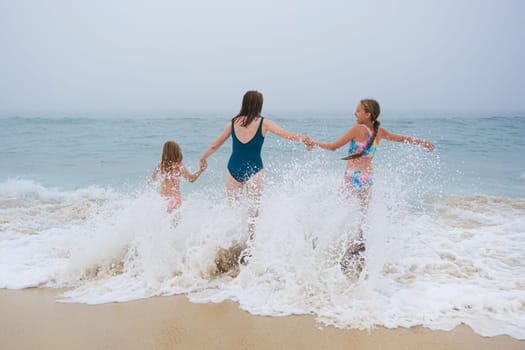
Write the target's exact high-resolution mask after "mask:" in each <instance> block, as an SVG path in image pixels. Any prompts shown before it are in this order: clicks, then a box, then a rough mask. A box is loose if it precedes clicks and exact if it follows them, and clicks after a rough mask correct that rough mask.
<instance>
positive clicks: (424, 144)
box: [421, 140, 434, 152]
mask: <svg viewBox="0 0 525 350" xmlns="http://www.w3.org/2000/svg"><path fill="white" fill-rule="evenodd" d="M421 146H422V147H423V148H425V149H426V150H427V151H429V152H432V151H433V150H434V144H433V143H432V142H430V141H425V140H424V141H422V142H421Z"/></svg>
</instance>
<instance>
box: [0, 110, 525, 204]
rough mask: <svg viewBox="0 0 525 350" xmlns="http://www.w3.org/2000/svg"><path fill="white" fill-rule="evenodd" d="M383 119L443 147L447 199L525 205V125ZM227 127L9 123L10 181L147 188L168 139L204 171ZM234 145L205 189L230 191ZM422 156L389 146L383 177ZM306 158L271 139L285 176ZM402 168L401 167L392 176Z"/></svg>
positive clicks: (328, 120) (122, 121)
mask: <svg viewBox="0 0 525 350" xmlns="http://www.w3.org/2000/svg"><path fill="white" fill-rule="evenodd" d="M269 117H272V119H274V120H275V121H277V122H278V123H279V124H280V125H281V126H283V127H285V128H287V129H289V130H291V131H297V132H302V133H307V134H308V135H311V136H312V137H313V138H316V139H320V140H335V139H336V138H337V137H339V136H341V135H342V134H343V132H344V131H345V130H347V128H349V127H350V126H351V125H352V123H354V118H353V116H342V115H333V116H330V115H323V116H316V115H315V114H312V115H308V116H306V117H297V116H294V117H292V118H288V119H285V118H279V117H278V116H277V117H273V116H269ZM381 118H382V122H383V127H385V128H387V129H389V130H391V131H393V132H396V133H400V134H407V135H413V136H417V137H420V138H426V139H429V140H431V141H432V142H434V143H435V144H436V151H435V154H434V157H435V158H439V165H437V168H435V169H434V170H435V171H436V172H438V173H439V176H440V177H441V179H440V180H437V182H438V184H439V190H440V191H445V192H446V193H451V192H456V191H459V192H461V193H472V194H473V193H477V194H488V195H495V196H506V197H518V198H523V197H525V161H523V157H522V156H521V155H522V154H523V153H524V152H525V140H524V139H523V137H522V136H521V135H523V134H524V133H525V118H524V117H520V116H517V117H481V118H476V117H455V116H452V115H451V116H448V117H439V118H432V117H426V118H419V119H417V118H415V117H414V118H409V117H399V116H393V117H391V118H390V119H389V116H388V115H386V116H382V117H381ZM227 121H228V117H224V116H218V115H197V116H177V115H173V116H170V117H145V118H142V119H140V118H122V117H120V118H115V117H110V118H104V117H103V116H100V117H97V118H53V117H50V118H20V117H17V118H4V119H0V123H1V125H2V127H1V128H0V164H2V167H1V168H0V182H2V181H6V180H8V179H11V180H13V179H26V180H33V181H35V182H37V183H40V184H42V185H44V186H51V187H59V188H66V189H73V188H81V187H85V186H89V185H98V186H111V187H119V188H122V187H125V186H127V187H128V188H129V187H131V188H133V187H136V186H140V184H142V183H143V182H144V179H145V177H147V176H148V175H149V172H150V171H151V169H152V168H154V166H155V164H156V162H157V161H158V158H159V157H160V151H161V147H162V144H163V143H164V141H166V140H168V139H173V140H176V141H177V142H179V144H180V145H181V146H182V149H183V152H184V156H185V161H186V163H187V165H188V166H189V167H190V168H191V167H193V168H194V169H195V168H196V167H197V163H198V157H199V156H200V154H201V153H202V152H203V151H204V150H205V148H206V147H207V146H208V145H209V143H211V141H212V140H213V139H214V138H215V137H216V136H217V135H218V134H219V133H220V132H221V130H222V128H223V127H224V125H225V124H226V123H227ZM230 143H231V141H229V140H228V141H227V142H226V143H225V145H224V146H223V148H222V149H221V150H219V152H217V154H216V155H214V156H213V157H212V158H211V160H210V161H211V162H212V163H211V164H210V169H209V171H208V172H207V173H205V175H204V176H203V181H202V182H201V183H200V184H197V186H201V185H208V186H209V185H213V184H215V183H216V182H217V181H219V182H221V183H222V180H223V175H221V174H222V173H223V172H224V169H225V163H226V161H227V157H228V156H229V152H230V149H231V145H230ZM412 148H413V146H405V145H401V146H400V145H396V144H392V143H388V142H383V143H382V144H381V146H380V148H379V152H378V154H377V157H376V160H375V164H376V168H377V169H378V171H379V172H381V171H382V169H381V167H382V164H384V163H385V162H388V163H392V162H400V163H401V164H404V163H405V161H404V159H403V158H404V154H406V153H410V152H414V150H413V149H412ZM301 150H302V147H301V146H298V145H285V144H283V142H282V141H281V140H278V139H277V138H276V137H275V136H274V135H270V136H269V137H268V138H267V140H266V145H265V148H264V150H263V159H264V161H265V163H266V164H265V165H266V166H267V168H269V169H276V168H279V167H281V166H282V165H283V164H289V163H290V162H292V161H294V159H295V160H297V159H301V160H302V161H304V160H305V158H304V157H305V155H304V154H302V153H301V152H300V151H301ZM344 153H345V148H341V149H340V150H339V151H338V152H337V153H336V154H332V153H327V154H325V155H319V153H318V152H317V153H316V152H314V153H313V155H310V158H312V157H319V156H320V157H327V158H328V159H329V160H333V162H332V164H329V166H330V171H333V172H337V173H342V172H343V168H344V166H343V164H341V162H339V161H338V158H339V157H340V156H341V155H343V154H344ZM308 159H309V158H306V160H308ZM425 165H426V164H424V163H423V164H422V166H425ZM401 166H402V165H401ZM433 166H436V165H433ZM395 168H396V166H395V164H391V166H390V169H385V171H396V169H395ZM384 175H385V176H388V174H384ZM432 181H433V182H436V179H435V178H433V179H432Z"/></svg>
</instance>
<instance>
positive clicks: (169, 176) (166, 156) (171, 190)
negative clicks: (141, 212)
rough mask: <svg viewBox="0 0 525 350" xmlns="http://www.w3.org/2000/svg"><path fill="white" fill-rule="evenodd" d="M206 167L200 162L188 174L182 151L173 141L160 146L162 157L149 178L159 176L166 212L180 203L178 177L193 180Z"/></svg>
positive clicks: (154, 179) (154, 178)
mask: <svg viewBox="0 0 525 350" xmlns="http://www.w3.org/2000/svg"><path fill="white" fill-rule="evenodd" d="M205 169H206V164H205V163H203V162H201V166H200V169H199V170H198V171H197V172H195V173H194V174H190V173H189V172H188V170H187V169H186V167H185V166H184V164H183V163H182V151H181V149H180V146H179V145H178V144H177V142H175V141H167V142H166V143H164V146H163V148H162V158H161V160H160V162H159V165H158V166H157V168H155V170H154V171H153V174H152V175H151V180H152V181H156V180H157V176H159V177H160V195H161V196H163V197H164V198H166V199H167V201H168V213H171V212H172V211H173V210H174V209H176V208H178V207H179V206H180V205H181V202H182V198H181V195H180V177H181V176H182V177H184V178H185V179H186V180H188V181H189V182H194V181H195V180H197V179H198V178H199V176H200V175H201V174H202V172H203V171H204V170H205Z"/></svg>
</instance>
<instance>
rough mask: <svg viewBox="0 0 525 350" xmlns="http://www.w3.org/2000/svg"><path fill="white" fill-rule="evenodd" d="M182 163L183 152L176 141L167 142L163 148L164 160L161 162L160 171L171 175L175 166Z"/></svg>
mask: <svg viewBox="0 0 525 350" xmlns="http://www.w3.org/2000/svg"><path fill="white" fill-rule="evenodd" d="M180 162H182V150H181V149H180V146H179V144H178V143H177V142H175V141H166V142H165V143H164V146H163V147H162V158H161V160H160V171H161V172H163V173H169V172H171V170H172V169H173V165H175V164H177V163H180Z"/></svg>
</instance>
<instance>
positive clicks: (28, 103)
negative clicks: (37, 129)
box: [0, 0, 525, 115]
mask: <svg viewBox="0 0 525 350" xmlns="http://www.w3.org/2000/svg"><path fill="white" fill-rule="evenodd" d="M524 23H525V1H521V0H515V1H513V0H499V1H496V0H422V1H418V0H412V1H408V0H406V1H405V0H403V1H401V0H384V1H352V0H342V1H330V0H326V1H308V0H301V1H294V0H293V1H287V0H280V1H274V0H259V1H249V0H202V1H199V0H185V1H179V0H151V1H130V0H118V1H117V0H95V1H94V0H89V1H88V0H86V1H74V0H73V1H72V0H63V1H51V0H47V1H46V0H35V1H24V0H0V50H1V52H0V113H2V114H4V115H5V114H11V113H16V114H24V113H29V112H66V113H67V112H83V113H95V114H96V113H100V112H116V113H128V112H130V113H131V112H136V113H141V112H146V113H148V112H157V111H167V112H170V111H174V112H176V111H187V112H193V111H194V112H202V111H204V112H206V111H220V112H222V111H230V112H231V113H235V112H237V111H238V110H239V108H240V103H241V98H242V95H243V93H244V92H245V91H246V90H248V89H257V90H259V91H261V92H263V94H264V97H265V110H266V111H268V110H271V111H280V110H282V111H314V112H345V111H348V110H350V111H353V109H354V107H355V104H356V102H357V101H358V100H359V99H360V98H363V97H373V98H377V99H378V100H379V101H380V103H381V105H382V107H383V110H385V109H389V110H395V111H401V112H403V111H405V112H411V111H427V112H449V111H451V112H456V111H457V112H474V113H475V112H496V113H498V112H501V113H509V112H510V113H513V112H518V113H523V112H525V24H524Z"/></svg>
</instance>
